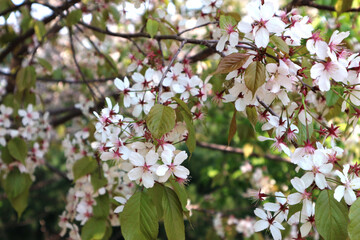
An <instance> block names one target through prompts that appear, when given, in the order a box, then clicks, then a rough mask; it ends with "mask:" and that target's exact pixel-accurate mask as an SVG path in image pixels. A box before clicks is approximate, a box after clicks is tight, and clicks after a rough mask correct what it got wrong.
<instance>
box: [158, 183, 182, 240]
mask: <svg viewBox="0 0 360 240" xmlns="http://www.w3.org/2000/svg"><path fill="white" fill-rule="evenodd" d="M162 206H163V209H164V225H165V231H166V236H167V237H168V239H169V240H184V239H185V227H184V219H183V211H182V207H181V203H180V201H179V199H178V197H177V195H176V193H175V192H174V191H173V190H172V189H170V188H168V187H166V188H165V191H164V196H163V199H162Z"/></svg>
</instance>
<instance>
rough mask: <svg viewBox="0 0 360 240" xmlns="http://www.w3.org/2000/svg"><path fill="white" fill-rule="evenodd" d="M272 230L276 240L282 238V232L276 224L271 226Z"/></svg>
mask: <svg viewBox="0 0 360 240" xmlns="http://www.w3.org/2000/svg"><path fill="white" fill-rule="evenodd" d="M270 232H271V235H272V237H273V239H274V240H281V232H280V230H279V229H278V228H276V227H275V226H272V225H271V226H270Z"/></svg>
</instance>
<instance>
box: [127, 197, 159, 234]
mask: <svg viewBox="0 0 360 240" xmlns="http://www.w3.org/2000/svg"><path fill="white" fill-rule="evenodd" d="M120 223H121V233H122V234H123V236H124V238H125V239H126V240H148V239H156V238H157V235H158V232H159V224H158V218H157V212H156V207H155V205H154V204H153V203H152V201H151V199H150V198H149V196H148V195H147V194H146V193H144V192H137V193H135V194H134V195H132V196H131V198H130V199H129V200H128V201H127V202H126V204H125V206H124V210H123V212H122V213H121V215H120Z"/></svg>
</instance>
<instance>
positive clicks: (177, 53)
mask: <svg viewBox="0 0 360 240" xmlns="http://www.w3.org/2000/svg"><path fill="white" fill-rule="evenodd" d="M186 42H187V41H186V40H183V41H182V42H181V45H180V47H179V49H178V50H177V52H176V53H175V55H174V56H173V57H172V58H171V61H170V63H169V65H168V67H167V68H166V70H165V72H164V73H163V75H162V77H161V80H160V82H159V85H158V86H159V96H160V95H161V92H162V89H163V86H162V84H163V81H164V79H165V77H166V74H167V73H168V72H169V70H170V68H171V66H172V65H173V63H174V61H175V59H176V58H177V56H178V55H179V53H180V51H181V49H182V48H183V47H184V45H185V44H186Z"/></svg>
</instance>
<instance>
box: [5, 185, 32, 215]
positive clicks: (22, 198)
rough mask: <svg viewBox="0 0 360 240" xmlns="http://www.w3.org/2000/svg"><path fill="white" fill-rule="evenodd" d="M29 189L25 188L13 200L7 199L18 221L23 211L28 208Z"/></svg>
mask: <svg viewBox="0 0 360 240" xmlns="http://www.w3.org/2000/svg"><path fill="white" fill-rule="evenodd" d="M29 189H30V188H27V189H26V190H25V191H23V192H22V193H20V194H19V195H18V196H16V197H14V198H12V197H9V201H10V203H11V206H12V207H13V208H14V209H15V211H16V213H17V216H18V219H20V218H21V215H22V213H23V212H24V211H25V209H26V208H27V206H28V199H29Z"/></svg>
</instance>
